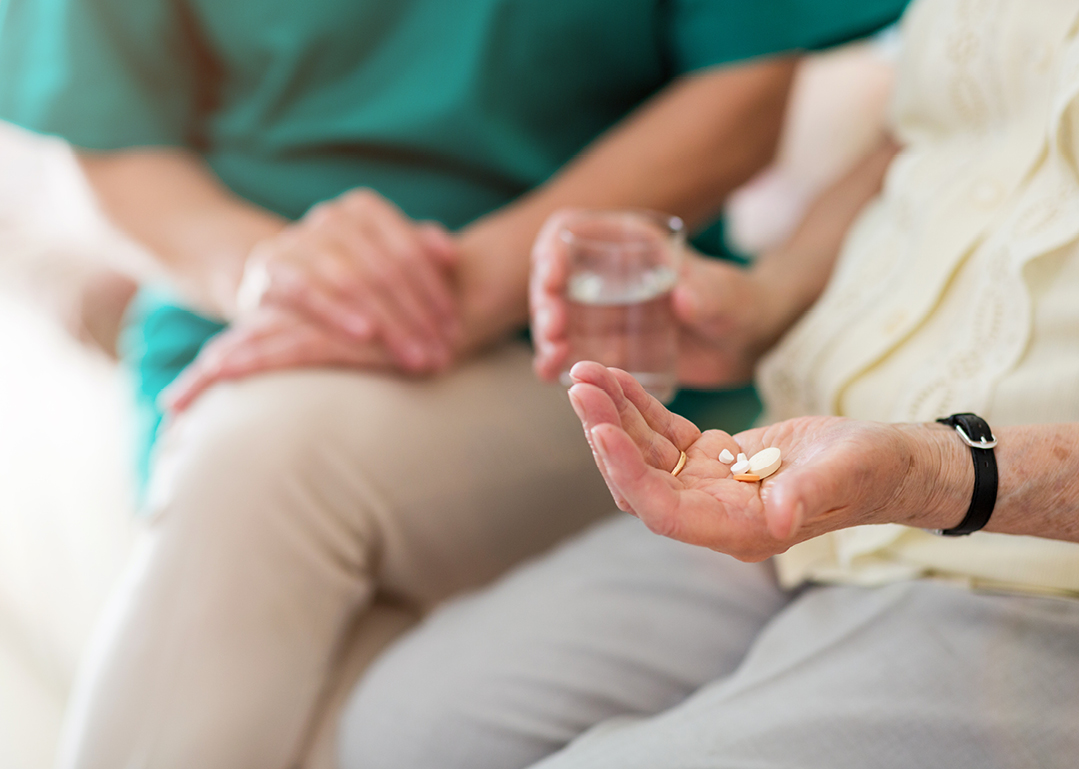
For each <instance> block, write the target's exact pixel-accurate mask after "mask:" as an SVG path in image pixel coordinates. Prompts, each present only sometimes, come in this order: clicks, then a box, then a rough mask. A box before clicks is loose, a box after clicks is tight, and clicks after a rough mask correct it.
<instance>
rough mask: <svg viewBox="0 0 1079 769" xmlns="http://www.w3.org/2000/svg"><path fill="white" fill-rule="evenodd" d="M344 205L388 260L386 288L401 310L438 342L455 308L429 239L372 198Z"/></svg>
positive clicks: (362, 196)
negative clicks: (433, 335)
mask: <svg viewBox="0 0 1079 769" xmlns="http://www.w3.org/2000/svg"><path fill="white" fill-rule="evenodd" d="M345 205H346V208H347V209H348V210H350V211H352V212H353V214H354V216H355V219H354V223H355V224H356V225H357V226H358V227H359V228H360V229H361V230H362V231H363V232H365V233H366V235H367V236H368V238H369V239H370V240H371V242H373V243H374V245H375V246H376V248H378V250H379V251H380V252H381V255H382V256H383V258H386V257H388V261H387V262H386V263H385V264H384V265H383V266H384V268H385V276H386V283H387V285H388V286H389V287H390V288H391V289H392V290H393V292H394V294H396V295H398V300H399V301H400V302H402V306H403V307H404V308H406V309H407V310H408V311H409V312H412V313H414V315H415V318H414V319H415V321H416V322H417V323H418V324H420V325H422V326H424V328H426V329H428V330H429V331H430V332H432V333H434V334H435V335H436V336H438V335H440V334H441V333H442V332H443V330H448V329H449V328H450V327H451V326H452V325H453V324H455V322H456V320H457V309H456V304H457V302H456V299H455V297H454V294H453V290H452V286H451V285H450V283H449V280H448V277H447V276H446V275H445V273H444V272H443V270H442V269H441V265H440V264H438V263H437V262H436V261H435V260H434V259H432V258H430V256H431V255H430V254H429V253H428V252H427V249H426V242H425V239H424V238H422V237H420V235H419V229H418V228H417V227H416V226H415V225H414V223H413V222H412V221H411V220H410V219H408V218H407V217H406V216H405V215H404V214H403V213H402V212H401V210H400V209H399V208H397V206H395V205H393V204H392V203H391V202H390V201H388V200H386V199H385V198H383V197H382V196H380V195H378V194H376V193H374V192H369V191H363V192H358V193H356V194H353V195H350V196H348V198H347V200H346V201H345ZM427 237H433V236H431V235H429V236H427ZM443 245H444V244H443Z"/></svg>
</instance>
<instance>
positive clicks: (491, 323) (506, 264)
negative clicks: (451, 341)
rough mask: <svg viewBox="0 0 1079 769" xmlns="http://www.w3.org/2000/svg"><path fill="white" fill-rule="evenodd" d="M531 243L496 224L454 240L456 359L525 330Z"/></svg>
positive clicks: (480, 225) (489, 223)
mask: <svg viewBox="0 0 1079 769" xmlns="http://www.w3.org/2000/svg"><path fill="white" fill-rule="evenodd" d="M531 237H532V236H531V234H529V235H528V237H527V238H523V237H521V236H520V233H518V232H516V231H515V230H514V229H513V228H512V227H509V226H502V222H500V221H499V220H496V219H490V220H484V221H480V222H477V223H476V224H475V225H473V226H472V227H470V228H469V229H467V230H466V231H464V232H462V233H461V234H460V235H459V236H458V243H459V244H460V248H461V262H460V265H459V267H458V273H457V281H458V284H457V285H458V296H459V301H460V312H461V321H462V326H463V333H462V335H461V339H460V341H459V343H458V352H459V353H461V354H469V353H472V352H475V351H477V350H479V349H482V348H483V347H485V346H487V345H489V344H491V343H493V342H496V341H498V340H500V339H502V338H504V337H506V336H508V335H509V334H511V333H513V332H514V331H516V330H518V329H521V328H524V327H525V326H526V325H527V323H528V267H529V248H530V247H531V244H532V241H531Z"/></svg>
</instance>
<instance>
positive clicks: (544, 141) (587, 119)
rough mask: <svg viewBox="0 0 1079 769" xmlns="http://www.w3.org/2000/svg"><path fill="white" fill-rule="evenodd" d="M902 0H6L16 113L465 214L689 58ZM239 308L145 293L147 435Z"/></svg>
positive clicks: (6, 112)
mask: <svg viewBox="0 0 1079 769" xmlns="http://www.w3.org/2000/svg"><path fill="white" fill-rule="evenodd" d="M906 2H907V0H771V1H768V0H393V1H392V2H388V1H387V0H303V1H302V2H300V1H299V0H0V118H2V119H6V120H9V121H12V122H14V123H17V124H20V125H22V126H25V127H28V128H31V129H34V130H37V131H41V132H44V133H52V134H58V135H60V136H62V137H64V138H66V139H67V140H69V141H70V142H72V143H73V144H75V145H76V146H79V147H83V148H88V149H94V150H115V149H120V148H125V147H132V146H140V145H141V146H146V145H157V146H160V145H170V146H183V147H188V148H193V149H196V150H198V151H199V152H200V153H202V155H203V156H204V157H205V159H206V161H207V162H208V163H209V165H210V167H211V168H212V169H213V170H214V172H215V173H216V174H217V175H218V176H219V177H220V178H221V180H222V181H223V182H224V183H225V184H226V185H227V186H228V187H229V188H231V189H232V190H233V191H235V192H236V193H237V194H239V195H241V196H242V197H244V198H246V199H248V200H250V201H252V202H254V203H256V204H258V205H261V206H265V207H266V208H268V209H270V210H272V211H275V212H277V213H279V214H282V215H284V216H287V217H291V218H296V217H299V216H301V215H302V214H303V213H304V212H305V211H306V210H307V209H308V208H310V207H311V206H312V205H314V204H315V203H317V202H319V201H323V200H327V199H329V198H332V197H335V196H337V195H339V194H340V193H342V192H344V191H346V190H348V189H351V188H354V187H358V186H365V187H370V188H373V189H375V190H377V191H378V192H380V193H381V194H383V195H385V196H386V197H387V198H389V199H390V200H392V201H394V202H395V203H396V204H397V205H398V206H400V207H401V208H402V209H403V210H404V211H405V212H406V213H407V214H408V215H410V216H412V217H415V218H422V219H434V220H438V221H441V222H443V223H444V224H445V225H447V226H448V227H450V228H459V227H461V226H463V225H465V224H467V223H468V222H470V221H472V220H473V219H476V218H477V217H479V216H482V215H483V214H485V213H487V212H489V211H491V210H493V209H496V208H498V207H500V206H502V205H504V204H506V203H508V202H510V201H512V200H513V199H514V198H516V197H517V196H519V195H521V194H522V193H524V192H526V191H528V190H530V189H532V188H533V187H535V186H537V185H539V184H541V183H542V182H543V181H544V180H546V179H547V178H548V177H550V176H551V175H552V174H554V173H555V172H556V171H557V170H558V169H559V168H560V167H561V166H562V165H564V164H565V163H566V162H567V161H569V160H570V159H572V158H573V157H574V156H575V155H576V154H577V153H578V152H580V150H581V149H582V148H584V147H585V146H586V145H588V144H589V143H590V142H592V141H593V140H594V139H596V138H597V137H598V136H599V135H600V134H602V133H603V132H604V131H606V130H607V129H609V128H610V127H611V126H613V125H614V124H615V123H617V122H618V121H619V120H621V119H622V118H623V117H624V116H625V115H626V114H627V113H629V112H630V111H631V110H633V109H634V108H635V107H637V106H638V105H640V104H641V102H642V101H643V100H645V99H647V98H648V97H649V96H650V95H652V94H654V93H655V92H656V91H658V90H660V89H662V88H663V87H664V86H665V85H667V84H668V83H669V82H670V81H671V80H672V79H673V78H675V77H677V76H679V75H682V74H685V73H689V72H693V71H696V70H700V69H703V68H707V67H713V66H716V65H719V64H723V63H726V62H732V61H736V60H742V59H748V58H752V57H756V56H762V55H767V54H772V53H777V52H783V51H793V50H805V49H817V48H822V47H827V46H830V45H833V44H837V43H840V42H844V41H847V40H850V39H853V38H856V37H860V36H864V35H866V34H869V33H871V32H873V31H875V30H876V29H878V28H880V27H882V26H885V25H887V24H889V23H891V22H892V21H894V20H895V19H896V18H897V17H898V16H899V15H900V13H901V12H902V10H903V8H904V6H905V5H906ZM712 250H716V249H714V248H713V249H712ZM221 328H222V326H220V325H219V324H217V323H214V322H213V321H210V320H208V319H205V318H200V317H199V316H197V315H195V314H193V313H191V312H189V311H187V310H186V309H184V308H183V307H180V306H178V305H177V304H176V303H175V302H174V301H173V300H171V299H170V298H169V297H168V296H167V294H164V295H163V294H161V293H158V292H153V291H144V292H143V294H142V295H141V296H140V297H139V299H138V300H137V301H136V302H135V303H134V305H133V306H132V310H131V313H130V322H129V324H128V328H127V330H126V331H125V335H124V340H123V346H124V354H125V359H126V360H127V361H128V362H129V363H130V365H131V366H132V369H133V371H134V373H135V375H136V381H137V383H138V386H139V393H140V403H141V406H142V408H143V411H144V418H145V435H146V441H145V448H146V451H147V452H148V451H149V448H150V447H151V445H152V442H153V438H154V436H155V435H156V431H157V429H158V426H159V423H160V418H161V417H160V413H159V412H158V410H157V406H156V399H157V396H158V394H159V393H160V392H161V390H162V389H163V388H164V387H166V386H167V385H168V384H169V383H170V382H171V381H172V380H173V379H174V378H175V377H176V376H177V375H178V374H179V372H180V371H182V369H183V368H184V367H185V366H186V365H188V364H189V363H190V362H191V361H192V360H193V359H194V357H195V355H196V354H197V353H198V351H199V349H200V348H201V346H202V345H203V344H205V343H206V341H207V340H208V339H209V338H210V337H212V336H213V335H214V334H215V333H217V332H219V331H220V330H221ZM680 405H681V406H683V407H684V409H683V410H684V411H685V412H686V413H687V414H688V415H689V416H691V417H693V418H696V419H698V420H699V421H700V422H701V423H702V424H704V425H705V426H712V425H715V424H716V423H717V422H718V423H719V424H720V425H721V426H723V427H726V428H727V429H731V430H734V429H739V428H740V427H743V426H745V424H746V423H748V421H749V420H751V419H752V418H753V417H754V416H755V413H756V409H757V408H759V404H758V403H757V402H756V400H755V397H754V396H753V395H752V393H751V392H749V391H741V392H740V393H739V394H738V395H737V396H736V397H733V398H732V397H728V398H726V399H721V400H717V399H716V398H714V397H709V396H706V395H700V394H696V395H695V394H687V395H685V396H683V397H682V399H681V404H680ZM709 412H711V416H709ZM145 468H146V463H145V458H144V461H143V468H142V469H143V470H144V471H145Z"/></svg>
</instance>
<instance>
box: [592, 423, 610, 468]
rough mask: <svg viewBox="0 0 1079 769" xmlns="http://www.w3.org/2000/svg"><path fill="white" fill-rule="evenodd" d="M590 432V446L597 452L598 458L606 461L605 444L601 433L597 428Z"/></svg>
mask: <svg viewBox="0 0 1079 769" xmlns="http://www.w3.org/2000/svg"><path fill="white" fill-rule="evenodd" d="M590 432H591V435H592V445H593V446H595V447H596V451H598V452H599V454H600V456H601V457H603V459H604V461H606V459H607V444H606V443H605V442H604V440H603V433H601V432H600V431H599V427H593V428H592V430H591V431H590Z"/></svg>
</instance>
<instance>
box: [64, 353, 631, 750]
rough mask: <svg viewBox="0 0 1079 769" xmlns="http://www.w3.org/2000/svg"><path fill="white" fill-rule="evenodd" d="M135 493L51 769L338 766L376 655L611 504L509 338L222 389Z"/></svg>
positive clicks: (176, 434)
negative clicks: (472, 349) (431, 359)
mask: <svg viewBox="0 0 1079 769" xmlns="http://www.w3.org/2000/svg"><path fill="white" fill-rule="evenodd" d="M149 499H150V502H149V504H150V508H151V509H150V511H149V512H150V515H151V518H150V524H149V531H148V534H147V537H146V539H145V541H144V542H143V543H142V545H141V546H140V548H139V549H138V551H137V553H136V555H135V557H134V559H133V563H132V565H131V567H130V569H129V571H128V573H127V575H126V577H125V579H124V580H123V582H122V584H121V586H120V587H119V589H118V591H117V595H116V596H115V598H114V600H113V601H112V603H111V606H110V608H109V610H108V612H107V616H106V617H105V619H104V620H103V622H102V626H101V628H100V630H99V632H98V635H97V638H96V640H95V642H94V644H93V648H92V649H91V651H90V652H89V656H88V659H87V661H86V663H85V666H84V672H83V675H82V676H81V680H80V681H79V683H78V685H77V687H76V693H75V696H74V699H73V702H72V705H71V710H70V715H69V723H68V727H67V731H66V735H65V740H64V745H63V747H62V749H61V766H63V767H65V768H76V767H77V768H78V769H142V768H144V767H152V768H153V769H171V768H172V767H176V768H177V769H180V768H181V767H182V769H192V767H198V768H199V769H245V768H246V767H251V768H252V769H255V768H256V767H257V768H258V769H278V768H280V769H286V768H288V767H294V766H299V765H307V766H319V767H325V766H332V765H333V740H334V731H335V723H336V711H337V708H338V706H339V704H340V702H341V701H343V699H344V698H345V697H346V696H347V694H348V692H349V690H350V689H351V687H352V684H353V683H354V681H355V680H356V679H357V678H358V676H359V674H360V672H362V670H363V669H364V667H365V666H366V664H367V662H368V661H369V660H370V659H372V658H373V657H374V656H375V654H377V652H378V651H379V650H380V649H381V648H382V647H383V646H384V645H385V644H386V643H388V642H389V641H390V640H391V639H393V638H394V637H395V636H396V635H398V634H399V633H400V632H402V631H403V630H404V629H405V628H407V627H409V626H410V625H411V624H413V622H414V620H415V618H416V617H418V616H419V615H420V614H421V613H423V612H424V610H425V609H427V608H428V607H430V606H432V605H433V604H435V603H437V602H439V601H440V600H442V599H443V598H445V597H447V596H449V595H451V594H453V593H455V592H459V591H461V590H464V589H467V588H473V587H476V586H478V585H481V584H483V583H484V582H486V581H488V580H490V579H491V578H493V577H494V576H496V575H498V574H499V573H501V572H503V571H504V570H506V569H507V568H508V567H509V566H511V565H512V564H514V563H516V562H517V561H520V560H521V559H523V558H525V557H527V556H530V555H533V554H535V553H538V552H540V551H541V550H544V549H545V548H547V547H548V546H550V545H551V544H553V543H554V542H556V541H557V540H559V539H560V538H563V537H565V536H566V535H568V534H570V533H572V532H574V531H576V530H578V529H580V528H582V527H583V526H584V525H585V524H587V523H588V522H589V521H591V520H594V519H595V518H596V517H598V516H599V515H602V514H603V513H606V512H608V511H610V510H611V509H612V504H611V502H610V498H609V496H608V495H607V492H606V489H605V487H604V486H603V483H602V481H601V479H600V478H599V475H598V473H597V472H596V471H595V468H594V465H593V463H592V461H591V458H590V456H589V453H588V450H587V446H586V444H585V441H584V437H583V434H582V432H581V429H580V425H579V423H578V421H577V419H576V417H575V416H574V415H573V412H572V410H571V408H570V406H569V403H568V400H567V398H566V396H565V393H564V391H562V390H561V389H560V388H558V387H550V386H546V385H542V384H540V383H538V382H537V381H536V380H535V379H534V378H533V376H532V373H531V369H530V353H529V351H528V348H527V347H526V346H525V345H524V344H520V343H514V344H509V345H506V346H504V347H503V348H501V349H499V350H498V351H496V352H494V353H492V354H490V355H488V356H486V357H485V358H483V359H482V360H479V361H476V362H474V363H471V364H468V365H466V366H464V367H462V368H461V369H459V370H457V371H456V372H454V373H452V374H450V375H448V376H444V377H441V378H439V379H436V380H431V381H424V382H403V381H401V380H399V379H394V378H390V377H383V376H376V375H369V374H363V373H356V372H346V371H324V370H305V371H294V372H287V373H281V374H273V375H266V376H260V377H256V378H252V379H249V380H245V381H242V382H239V383H233V384H227V385H222V386H219V387H217V388H215V389H214V390H212V391H211V392H209V393H208V394H207V395H205V396H204V397H203V398H202V399H201V400H200V401H199V402H198V403H197V404H196V405H195V406H194V407H193V408H192V409H191V410H190V411H189V412H188V413H186V414H185V415H184V416H182V417H181V418H179V419H177V420H176V422H175V423H173V424H172V425H170V426H169V427H168V429H167V431H166V433H165V435H164V436H163V439H162V443H161V445H160V447H159V450H158V454H157V456H156V458H155V469H154V477H153V478H152V481H151V488H150V497H149Z"/></svg>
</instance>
